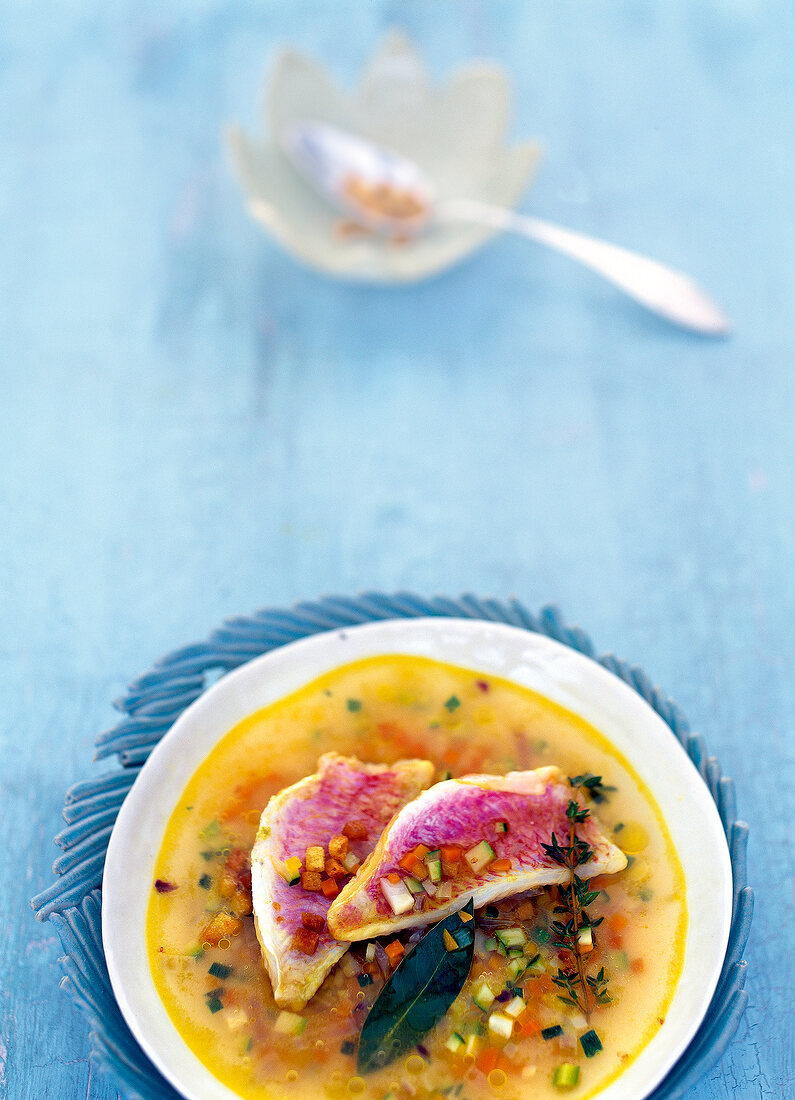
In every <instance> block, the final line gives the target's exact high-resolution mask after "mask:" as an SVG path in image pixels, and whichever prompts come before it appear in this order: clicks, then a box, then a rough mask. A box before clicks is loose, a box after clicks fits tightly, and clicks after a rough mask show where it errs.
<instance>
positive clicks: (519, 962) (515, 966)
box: [507, 958, 526, 981]
mask: <svg viewBox="0 0 795 1100" xmlns="http://www.w3.org/2000/svg"><path fill="white" fill-rule="evenodd" d="M525 969H526V963H525V960H524V959H518V958H517V959H511V961H510V962H509V963H508V966H507V970H508V977H509V978H512V979H513V981H518V980H519V978H520V976H521V975H522V974H524V972H525Z"/></svg>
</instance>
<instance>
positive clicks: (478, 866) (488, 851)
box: [464, 840, 495, 875]
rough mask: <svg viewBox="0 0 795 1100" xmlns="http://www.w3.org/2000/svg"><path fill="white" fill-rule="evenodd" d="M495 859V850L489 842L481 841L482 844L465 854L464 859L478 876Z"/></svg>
mask: <svg viewBox="0 0 795 1100" xmlns="http://www.w3.org/2000/svg"><path fill="white" fill-rule="evenodd" d="M494 858H495V852H494V849H493V848H492V846H491V845H490V844H489V842H488V841H487V840H481V842H480V844H476V845H475V847H474V848H470V849H469V851H468V852H464V859H465V860H466V861H467V863H468V864H469V866H470V867H471V868H472V870H473V871H474V872H475V874H476V875H477V874H479V873H480V872H481V871H482V870H483V869H484V868H486V867H488V865H489V864H490V863H491V861H492V860H493V859H494Z"/></svg>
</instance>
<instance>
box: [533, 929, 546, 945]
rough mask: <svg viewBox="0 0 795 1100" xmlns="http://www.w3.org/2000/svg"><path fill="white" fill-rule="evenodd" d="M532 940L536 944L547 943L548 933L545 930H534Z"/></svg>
mask: <svg viewBox="0 0 795 1100" xmlns="http://www.w3.org/2000/svg"><path fill="white" fill-rule="evenodd" d="M533 939H534V940H535V941H536V943H549V932H548V931H547V930H546V928H536V930H535V932H533Z"/></svg>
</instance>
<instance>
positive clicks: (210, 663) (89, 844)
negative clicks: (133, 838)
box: [32, 592, 753, 1100]
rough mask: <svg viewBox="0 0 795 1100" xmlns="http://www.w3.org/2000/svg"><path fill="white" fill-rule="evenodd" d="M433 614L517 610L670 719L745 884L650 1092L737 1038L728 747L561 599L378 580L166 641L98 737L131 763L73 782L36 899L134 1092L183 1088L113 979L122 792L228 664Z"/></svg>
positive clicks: (660, 1095)
mask: <svg viewBox="0 0 795 1100" xmlns="http://www.w3.org/2000/svg"><path fill="white" fill-rule="evenodd" d="M427 616H433V617H434V618H436V619H440V620H445V619H449V618H455V619H462V618H463V619H470V620H474V621H477V622H480V621H486V622H498V623H507V624H509V625H511V626H514V627H518V628H519V629H520V630H521V631H522V632H524V633H525V634H527V633H529V634H530V635H531V636H534V635H539V636H541V637H547V638H552V639H554V640H555V641H557V642H559V643H561V644H562V645H564V646H566V647H567V648H568V649H570V650H572V651H574V652H576V653H581V654H584V655H585V656H587V657H589V658H590V659H591V660H592V661H593V662H595V663H597V664H599V665H601V666H602V667H603V668H606V669H607V670H608V671H609V672H611V673H612V675H613V676H614V677H616V678H617V679H619V680H620V681H621V682H622V683H623V684H624V685H626V686H627V687H628V688H629V689H630V690H631V691H632V692H634V693H635V694H637V695H638V697H639V698H640V699H641V700H643V701H644V702H645V703H646V704H647V706H648V707H649V708H650V709H651V710H652V711H653V712H654V713H655V714H656V715H658V716H659V718H660V719H661V720H662V722H663V723H664V727H663V733H667V736H668V737H669V738H670V739H671V741H672V743H674V744H676V745H678V746H680V747H681V749H682V750H683V751H684V752H685V753H686V754H687V758H688V759H689V760H690V761H691V762H692V765H693V767H694V768H695V770H696V771H697V772H698V774H699V776H700V777H701V780H702V782H703V784H704V786H705V788H706V789H707V790H708V791H709V794H710V796H711V798H712V800H713V802H714V804H715V805H716V807H717V809H718V812H719V814H720V819H721V823H722V827H723V833H724V835H725V838H726V841H727V843H728V847H729V852H730V855H731V865H732V872H733V884H734V902H733V912H732V923H731V930H730V935H729V943H728V947H727V949H726V954H725V957H724V961H723V969H722V972H721V976H720V980H719V982H718V986H717V989H716V991H715V993H714V996H713V998H712V1001H711V1003H710V1006H709V1009H708V1011H707V1014H706V1016H705V1017H704V1019H703V1021H702V1023H701V1026H700V1027H699V1029H698V1031H697V1032H696V1034H695V1036H694V1038H693V1040H692V1041H691V1043H690V1045H689V1046H688V1048H687V1050H686V1051H685V1052H684V1054H683V1055H682V1056H681V1057H680V1059H679V1060H678V1062H677V1063H676V1065H675V1066H674V1067H673V1069H671V1071H670V1072H669V1073H668V1074H667V1076H666V1077H665V1079H664V1080H663V1081H662V1082H661V1083H660V1084H659V1085H658V1086H657V1088H656V1089H655V1090H654V1092H653V1093H652V1096H651V1098H650V1100H678V1098H679V1097H681V1096H683V1095H684V1094H685V1093H686V1092H688V1091H689V1090H690V1089H691V1088H692V1086H693V1085H694V1084H695V1083H696V1082H697V1081H698V1080H699V1078H700V1077H701V1076H702V1075H703V1074H705V1073H706V1072H707V1071H708V1070H709V1069H710V1068H711V1067H712V1066H713V1065H714V1064H715V1062H716V1061H717V1060H718V1058H720V1056H721V1055H722V1054H723V1052H724V1051H725V1050H726V1048H727V1047H728V1046H729V1044H730V1043H731V1041H732V1038H733V1036H734V1034H735V1032H736V1030H737V1027H738V1024H739V1022H740V1020H741V1018H742V1015H743V1012H744V1010H745V1007H746V1004H747V1001H748V994H747V993H746V991H745V988H744V987H745V977H746V971H747V963H746V962H745V961H744V959H743V952H744V949H745V945H746V942H747V939H748V934H749V931H750V926H751V920H752V915H753V891H752V890H751V887H750V886H748V885H747V872H746V849H747V841H748V826H747V825H746V824H745V823H744V822H742V821H739V820H737V817H736V806H735V795H734V785H733V783H732V780H731V779H730V778H728V777H727V776H723V775H722V774H721V769H720V765H719V762H718V760H717V759H716V758H715V757H714V756H709V755H708V754H707V750H706V746H705V745H704V742H703V740H702V738H701V737H699V736H697V735H694V734H692V733H691V731H690V727H689V725H688V722H687V719H686V718H685V716H684V715H683V714H682V712H681V711H680V710H679V708H678V707H677V706H676V704H675V703H674V702H672V700H671V699H669V698H668V697H667V696H666V695H664V694H663V693H662V692H661V691H660V690H659V689H658V688H657V687H655V686H654V683H653V682H652V681H651V680H650V679H649V677H648V676H647V675H646V673H645V672H643V670H642V669H640V668H638V667H636V666H633V665H630V664H627V663H626V662H625V661H621V660H619V659H617V658H616V657H614V656H613V655H611V654H607V655H603V656H597V654H596V651H595V649H594V646H593V644H592V642H591V641H590V639H589V638H588V636H587V634H585V633H584V632H583V631H582V630H581V629H579V628H578V627H571V626H567V625H566V623H565V622H564V620H563V619H562V617H561V615H560V613H559V612H558V611H557V610H556V609H555V608H554V607H546V608H543V609H542V610H541V611H540V612H539V613H538V614H532V613H531V612H530V611H529V610H528V609H527V608H526V607H524V606H523V605H522V604H521V603H520V602H518V601H517V600H513V599H512V600H498V599H491V598H489V599H484V598H479V597H476V596H473V595H470V594H465V595H462V596H459V597H455V598H451V597H447V596H434V597H428V596H423V595H418V594H415V593H411V592H395V593H383V592H367V593H362V594H361V595H359V596H355V597H349V596H329V597H326V598H324V599H321V600H316V601H308V602H304V603H301V604H297V605H294V606H292V607H288V608H272V609H266V610H262V611H259V612H256V613H255V614H253V615H250V616H242V617H239V618H236V619H232V620H228V621H227V622H225V623H224V624H223V625H222V626H220V627H219V628H218V629H217V630H215V631H213V633H212V634H211V635H210V636H209V637H208V638H206V639H204V640H202V641H199V642H196V643H193V644H190V645H186V646H184V647H182V648H180V649H177V650H175V651H173V652H171V653H169V654H167V655H166V656H165V657H163V658H161V659H160V660H159V661H158V662H157V663H156V664H155V665H153V666H152V667H151V668H150V669H149V670H148V671H147V672H145V673H144V674H143V675H142V676H140V677H139V678H138V679H136V680H135V681H134V682H133V683H131V684H130V686H129V688H128V689H127V691H126V692H125V694H124V695H123V696H122V697H121V698H120V699H118V700H117V701H116V703H115V705H116V707H117V709H118V710H120V711H121V712H122V714H123V717H122V719H121V720H120V721H119V722H118V723H117V724H116V725H115V726H114V727H112V728H111V729H109V730H106V731H105V732H103V733H101V734H99V736H98V737H97V740H96V745H97V753H96V756H97V758H98V759H100V760H101V759H104V758H107V757H111V756H116V757H117V759H118V764H119V765H121V766H116V767H114V768H112V769H111V770H109V771H106V772H104V773H101V774H98V775H92V776H90V777H89V778H87V779H85V780H84V781H82V782H79V783H77V784H75V785H74V786H73V787H71V788H70V790H69V791H67V794H66V798H65V805H64V810H63V816H64V819H65V822H66V825H65V827H64V829H63V830H62V831H61V832H60V833H59V834H58V836H57V837H56V838H55V843H56V845H57V846H58V847H59V848H60V849H62V854H61V855H60V856H59V857H58V859H57V860H56V861H55V863H54V865H53V870H54V872H55V875H56V877H55V879H54V881H53V883H52V884H51V885H50V886H49V887H47V888H46V889H45V890H44V891H42V892H41V893H40V894H39V895H37V897H35V898H34V899H33V900H32V906H33V908H34V909H35V910H36V912H37V915H38V917H39V919H40V920H47V921H49V922H50V923H51V925H52V926H53V927H54V928H55V930H56V931H57V933H58V936H59V938H60V941H61V943H62V945H63V949H64V956H63V957H62V958H61V960H60V962H61V967H62V969H63V972H64V977H63V979H62V982H61V987H62V989H63V990H64V992H66V993H67V994H68V995H69V996H70V998H71V999H72V1000H73V1001H74V1002H75V1003H76V1004H77V1006H78V1007H79V1008H80V1010H81V1011H82V1012H83V1014H84V1015H85V1017H86V1020H87V1023H88V1025H89V1026H90V1037H89V1044H90V1049H91V1058H92V1061H94V1062H95V1064H97V1065H99V1066H100V1067H101V1068H102V1070H103V1071H104V1072H105V1073H107V1074H110V1075H111V1077H112V1079H113V1081H114V1083H115V1084H116V1085H117V1086H118V1087H120V1088H121V1089H122V1094H123V1095H124V1096H125V1097H128V1098H132V1097H140V1098H142V1100H177V1096H178V1094H177V1093H176V1092H175V1090H174V1089H173V1088H172V1086H171V1085H170V1084H169V1083H168V1081H166V1079H165V1078H164V1077H162V1076H161V1075H160V1074H159V1073H158V1071H157V1070H156V1069H155V1067H154V1066H153V1065H152V1063H151V1062H150V1061H149V1060H148V1059H147V1058H146V1056H145V1055H144V1053H143V1052H142V1051H141V1048H140V1046H139V1045H138V1043H137V1042H136V1040H135V1038H134V1037H133V1035H132V1033H131V1032H130V1030H129V1028H128V1027H127V1024H126V1023H125V1020H124V1018H123V1016H122V1014H121V1012H120V1010H119V1006H118V1004H117V1002H116V999H115V997H114V994H113V991H112V989H111V985H110V980H109V976H108V970H107V965H106V960H105V954H104V950H103V944H102V938H101V918H102V904H103V902H102V894H101V891H100V889H99V887H100V884H101V882H102V875H103V870H104V866H105V857H106V853H107V846H108V839H109V836H110V833H111V829H112V826H113V824H114V822H115V821H116V818H117V816H118V813H119V809H120V807H121V805H122V803H123V801H124V800H125V798H126V797H127V795H128V793H129V792H130V790H132V789H134V787H135V785H136V783H137V780H138V777H139V775H140V770H141V765H142V764H143V763H144V762H145V761H146V760H147V759H148V758H149V756H150V754H151V753H152V750H153V748H154V747H155V746H156V745H157V744H158V743H159V742H160V740H161V739H162V738H163V736H164V734H165V733H166V732H167V731H168V730H169V729H170V728H171V727H172V725H173V724H174V722H175V721H176V720H177V718H178V717H179V716H180V715H181V714H182V713H183V712H184V711H185V710H186V708H187V707H189V706H190V705H191V703H193V702H194V701H195V700H197V699H198V698H200V697H201V696H202V695H203V693H204V692H205V691H206V690H207V689H208V687H209V686H210V685H212V684H213V683H214V682H215V681H216V680H217V679H218V677H219V675H224V674H225V673H228V672H230V671H231V670H233V669H236V668H239V667H240V666H241V665H244V664H246V663H247V662H249V661H252V660H253V659H254V658H256V657H258V656H259V655H261V654H263V653H269V652H272V651H278V649H279V648H280V647H281V646H284V645H286V644H288V643H290V642H292V641H295V640H298V639H302V638H307V637H311V636H314V635H316V634H323V633H325V632H327V631H335V630H339V629H341V628H345V627H351V626H355V625H358V624H360V623H365V622H377V621H383V620H391V619H401V620H404V621H407V622H410V621H411V620H413V619H417V618H425V617H427Z"/></svg>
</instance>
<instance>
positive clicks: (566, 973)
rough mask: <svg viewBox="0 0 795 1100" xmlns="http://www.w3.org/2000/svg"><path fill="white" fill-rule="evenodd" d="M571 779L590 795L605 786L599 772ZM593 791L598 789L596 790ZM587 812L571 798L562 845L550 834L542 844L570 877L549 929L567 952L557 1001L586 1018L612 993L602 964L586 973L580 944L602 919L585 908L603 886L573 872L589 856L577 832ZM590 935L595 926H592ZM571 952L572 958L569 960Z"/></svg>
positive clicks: (557, 981)
mask: <svg viewBox="0 0 795 1100" xmlns="http://www.w3.org/2000/svg"><path fill="white" fill-rule="evenodd" d="M569 784H570V785H571V787H572V788H574V789H575V790H579V789H584V790H585V791H587V792H588V793H589V794H590V795H591V796H592V797H594V798H597V794H598V797H600V798H603V797H604V795H603V794H601V792H602V791H604V790H607V789H608V788H605V787H604V785H603V784H602V777H601V776H598V775H591V774H590V773H586V774H585V775H579V776H576V777H575V778H569ZM595 792H596V793H595ZM589 817H590V810H588V809H587V807H584V806H581V805H580V803H579V802H577V801H576V799H574V798H571V799H569V803H568V805H567V807H566V818H567V820H568V823H569V835H568V843H566V844H561V843H560V841H559V840H558V838H557V837H556V836H555V834H554V832H553V833H552V837H551V843H550V844H542V847H543V849H544V851H545V852H546V853H547V855H548V856H549V857H550V859H552V860H553V861H554V862H555V863H557V864H559V865H560V866H561V867H565V868H566V869H567V870H568V871H569V881H568V882H564V883H563V884H562V885H561V886H560V887H559V891H560V904H559V905H556V906H555V908H554V909H553V913H555V914H557V916H558V918H559V919H557V920H553V921H551V922H550V928H551V930H552V932H553V934H554V936H555V940H554V944H555V946H556V947H558V948H560V949H561V950H563V951H565V952H566V953H567V955H566V957H565V958H564V959H562V960H561V961H562V963H563V965H562V966H559V967H558V973H557V976H556V977H554V978H553V979H552V980H553V982H554V983H555V985H556V986H558V988H559V989H561V990H562V991H563V992H562V993H559V994H558V1000H560V1001H562V1002H563V1003H564V1004H567V1005H571V1006H572V1007H573V1008H576V1009H577V1010H578V1011H580V1012H582V1013H583V1015H584V1016H585V1018H586V1020H588V1021H590V1018H591V1012H592V1010H593V1008H594V1007H595V1006H596V1005H597V1004H608V1003H609V1001H610V994H609V993H608V992H607V986H608V981H609V979H608V977H607V975H606V974H605V968H604V967H603V966H602V967H600V969H599V971H598V973H597V974H596V975H591V974H588V973H587V970H586V968H585V964H584V962H583V953H582V949H581V946H582V945H581V934H582V931H583V929H585V928H590V929H591V930H593V929H594V928H597V927H598V926H599V925H600V924H601V923H602V920H603V919H604V918H602V917H597V918H596V919H594V918H593V917H591V915H590V914H589V913H588V906H589V905H592V904H593V902H595V901H596V899H597V898H598V897H599V894H600V892H601V891H599V890H590V889H589V888H588V883H587V881H586V880H585V879H582V878H580V876H579V875H578V874H577V868H578V867H582V866H583V864H585V863H588V861H589V860H590V859H591V857H592V856H593V854H594V853H593V849H592V848H591V847H590V846H589V845H588V844H587V843H586V842H585V841H584V840H581V839H580V838H579V837H578V836H577V832H576V829H577V826H578V825H581V824H583V822H585V821H587V820H588V818H589ZM591 938H593V931H591ZM569 955H571V958H572V960H573V961H572V963H569V962H568V956H569Z"/></svg>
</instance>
